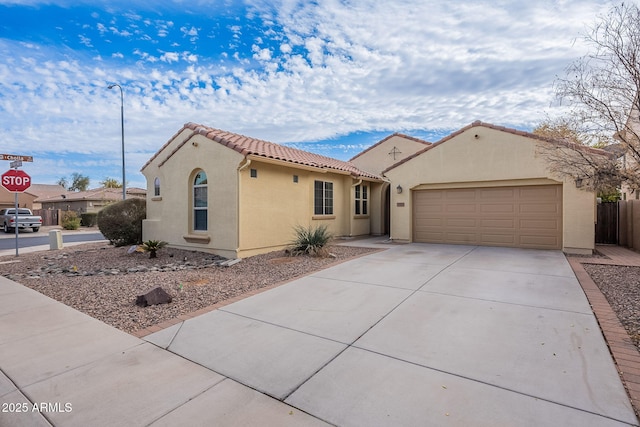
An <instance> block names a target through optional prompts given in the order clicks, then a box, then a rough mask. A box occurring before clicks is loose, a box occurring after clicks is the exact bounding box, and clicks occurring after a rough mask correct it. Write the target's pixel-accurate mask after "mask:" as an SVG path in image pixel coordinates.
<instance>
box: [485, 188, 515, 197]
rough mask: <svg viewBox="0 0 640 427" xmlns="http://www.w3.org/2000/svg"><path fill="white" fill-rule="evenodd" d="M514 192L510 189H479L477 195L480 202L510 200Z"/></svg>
mask: <svg viewBox="0 0 640 427" xmlns="http://www.w3.org/2000/svg"><path fill="white" fill-rule="evenodd" d="M515 191H516V190H514V189H511V188H486V189H480V190H479V191H478V194H479V195H480V199H482V200H511V199H513V197H514V195H515Z"/></svg>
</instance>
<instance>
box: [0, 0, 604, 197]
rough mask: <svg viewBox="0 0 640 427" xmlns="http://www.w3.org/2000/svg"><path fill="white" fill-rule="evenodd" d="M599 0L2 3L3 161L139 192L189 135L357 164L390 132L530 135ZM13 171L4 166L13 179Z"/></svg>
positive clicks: (38, 176)
mask: <svg viewBox="0 0 640 427" xmlns="http://www.w3.org/2000/svg"><path fill="white" fill-rule="evenodd" d="M612 5H613V3H612V2H609V1H597V0H555V1H553V0H540V1H534V2H523V1H521V0H514V1H509V0H500V1H495V0H494V1H467V2H463V3H461V2H456V1H451V0H424V1H416V0H413V1H410V0H385V1H379V0H354V1H344V0H322V1H295V0H281V1H263V0H246V1H230V0H220V1H199V0H190V1H181V0H175V1H172V0H165V1H163V2H149V1H137V0H130V1H120V0H115V1H109V2H101V1H55V0H52V1H38V0H15V1H12V0H9V1H6V0H0V58H1V59H0V136H1V138H2V143H1V147H2V148H0V151H1V152H2V153H7V154H22V155H31V156H33V157H34V161H33V163H24V167H23V169H24V170H25V171H27V172H28V173H29V174H30V175H31V176H32V178H33V182H36V183H43V184H53V183H55V182H56V181H57V180H58V179H59V178H61V177H63V176H66V177H69V176H70V175H71V174H72V173H74V172H78V173H81V174H83V175H87V176H89V177H90V179H91V187H92V188H93V187H98V186H99V182H100V181H102V180H103V179H104V178H107V177H109V178H116V179H121V145H120V144H121V141H120V93H119V91H118V89H117V88H115V90H108V89H107V86H108V85H109V84H111V83H118V84H120V85H121V86H122V88H123V89H124V111H125V144H126V164H127V169H126V170H127V183H128V186H137V187H145V186H146V183H145V179H144V177H143V176H142V174H141V173H140V172H139V171H140V168H141V167H142V165H143V164H144V163H145V162H146V161H147V160H148V159H149V158H150V157H151V156H152V155H153V154H154V153H155V152H156V151H157V150H158V149H159V148H160V147H161V146H162V145H163V144H164V143H165V142H166V141H167V140H168V139H169V138H170V137H171V136H172V135H174V134H175V133H176V132H177V131H178V130H179V129H180V128H181V127H182V125H183V124H184V123H187V122H196V123H201V124H204V125H207V126H212V127H216V128H220V129H224V130H227V131H231V132H236V133H241V134H245V135H248V136H252V137H256V138H260V139H265V140H269V141H273V142H277V143H282V144H289V145H292V146H295V147H296V148H301V149H305V150H308V151H313V152H317V153H320V154H324V155H328V156H332V157H336V158H339V159H343V160H347V159H349V158H350V157H352V156H353V155H355V154H357V153H358V152H360V151H361V150H363V149H364V148H366V147H368V146H370V145H372V144H374V143H375V142H377V141H379V140H380V139H382V138H384V137H386V136H387V135H389V134H391V133H393V132H401V133H405V134H408V135H411V136H414V137H417V138H423V139H426V140H429V141H437V140H438V139H440V138H441V137H443V136H446V135H447V134H449V133H451V132H453V131H455V130H457V129H459V128H461V127H463V126H466V125H468V124H470V123H471V122H473V121H474V120H482V121H485V122H490V123H494V124H497V125H504V126H511V127H515V128H519V129H523V130H531V129H532V128H533V127H535V125H536V124H538V123H540V121H542V120H543V119H544V118H545V117H547V116H551V117H553V116H555V115H558V114H561V113H562V112H563V107H562V106H559V105H558V103H557V101H556V100H555V99H554V96H553V82H554V79H555V78H556V76H563V75H564V72H565V71H564V70H565V68H566V67H567V66H568V65H569V64H570V63H571V62H572V61H573V60H575V59H576V58H578V57H580V56H581V55H584V53H585V52H586V50H585V49H586V48H585V46H584V45H583V43H582V41H581V35H583V34H585V33H586V32H587V31H588V26H589V25H592V24H593V23H594V22H595V20H596V19H597V17H598V16H599V15H603V14H605V13H606V11H607V10H608V9H609V8H610V7H611V6H612ZM8 167H9V164H8V162H7V164H6V169H8Z"/></svg>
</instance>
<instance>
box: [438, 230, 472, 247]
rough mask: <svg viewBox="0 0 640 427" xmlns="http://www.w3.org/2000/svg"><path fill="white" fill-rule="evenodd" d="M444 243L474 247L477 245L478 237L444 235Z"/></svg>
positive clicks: (468, 234)
mask: <svg viewBox="0 0 640 427" xmlns="http://www.w3.org/2000/svg"><path fill="white" fill-rule="evenodd" d="M444 241H445V242H448V243H458V244H463V245H468V244H472V245H476V244H478V237H477V236H476V233H446V238H445V240H444Z"/></svg>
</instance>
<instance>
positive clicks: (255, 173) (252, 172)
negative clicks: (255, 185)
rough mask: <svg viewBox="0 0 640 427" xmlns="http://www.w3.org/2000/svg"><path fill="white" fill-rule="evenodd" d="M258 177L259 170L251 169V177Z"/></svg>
mask: <svg viewBox="0 0 640 427" xmlns="http://www.w3.org/2000/svg"><path fill="white" fill-rule="evenodd" d="M257 177H258V170H257V169H251V178H257Z"/></svg>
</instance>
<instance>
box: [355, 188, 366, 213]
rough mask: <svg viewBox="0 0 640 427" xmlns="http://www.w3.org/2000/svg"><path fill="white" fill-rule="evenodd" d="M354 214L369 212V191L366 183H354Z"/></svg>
mask: <svg viewBox="0 0 640 427" xmlns="http://www.w3.org/2000/svg"><path fill="white" fill-rule="evenodd" d="M355 191H356V194H355V211H354V212H355V214H356V215H368V214H369V206H368V205H369V193H368V188H367V186H366V185H356V187H355Z"/></svg>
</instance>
